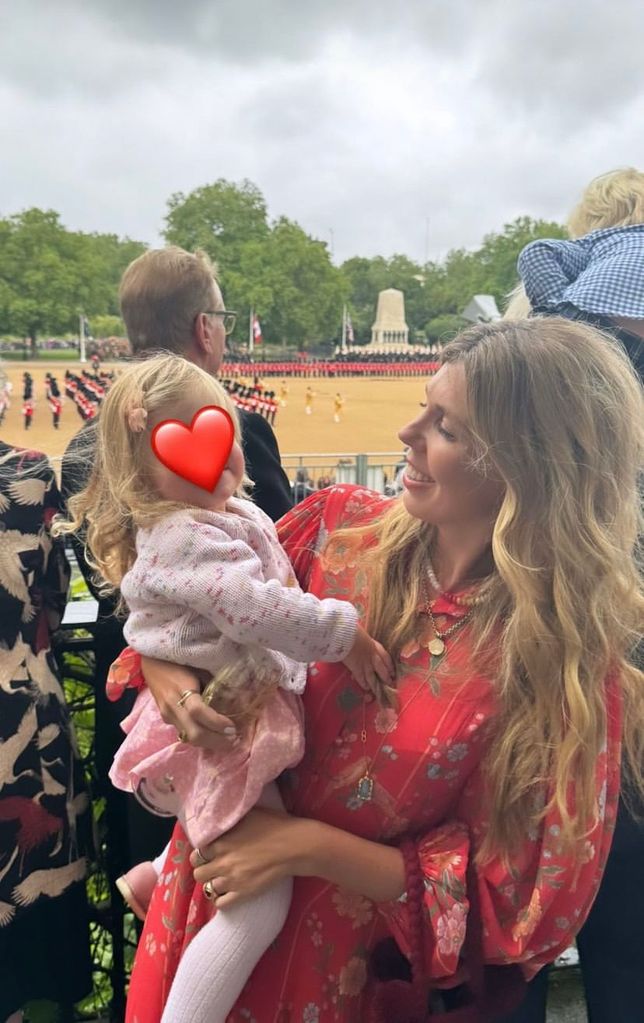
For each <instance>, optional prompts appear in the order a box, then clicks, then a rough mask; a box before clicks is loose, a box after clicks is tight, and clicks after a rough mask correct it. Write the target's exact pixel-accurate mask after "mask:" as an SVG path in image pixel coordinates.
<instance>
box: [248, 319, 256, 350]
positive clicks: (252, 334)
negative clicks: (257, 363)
mask: <svg viewBox="0 0 644 1023" xmlns="http://www.w3.org/2000/svg"><path fill="white" fill-rule="evenodd" d="M254 319H255V314H254V312H253V307H252V306H251V310H250V322H249V325H248V355H249V357H250V361H251V362H253V361H254V359H253V349H254V347H255V331H254V329H253V327H254Z"/></svg>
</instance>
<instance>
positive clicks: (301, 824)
mask: <svg viewBox="0 0 644 1023" xmlns="http://www.w3.org/2000/svg"><path fill="white" fill-rule="evenodd" d="M201 852H202V853H203V855H204V856H206V857H208V859H209V862H208V863H206V864H205V865H204V866H200V867H199V866H197V864H198V862H199V859H198V857H195V854H194V853H193V859H192V863H193V866H197V869H196V870H195V872H194V876H195V880H196V881H198V882H199V883H200V884H203V883H204V882H205V881H208V880H210V881H212V883H213V886H214V889H215V891H217V892H220V893H222V894H221V895H220V897H219V898H218V899H217V906H218V907H222V906H228V905H230V904H232V903H235V902H239V901H242V900H244V899H248V898H251V897H252V896H253V895H255V894H257V893H258V892H260V891H263V890H264V889H265V888H267V887H269V885H271V884H273V883H274V882H275V881H277V880H278V879H280V878H282V877H286V876H293V875H294V876H299V877H320V878H323V879H324V880H326V881H329V882H330V883H331V884H336V885H338V886H339V887H341V888H346V889H348V890H349V891H353V892H358V893H359V894H360V895H364V896H365V897H366V898H368V899H372V900H373V901H374V902H388V901H391V900H392V899H397V898H399V896H401V895H402V894H403V892H404V891H405V870H404V865H403V858H402V853H401V852H400V850H399V849H396V848H394V847H392V846H387V845H381V844H380V843H379V842H370V841H368V840H367V839H364V838H359V837H358V836H357V835H352V834H351V833H350V832H348V831H341V830H340V829H339V828H334V827H332V826H331V825H329V824H324V823H322V822H321V821H315V820H308V819H306V818H302V817H291V816H289V815H288V814H285V813H274V812H271V811H268V810H259V809H256V810H251V812H250V813H249V814H247V816H246V817H244V819H243V820H242V821H240V823H239V824H238V825H237V826H236V827H235V828H233V829H232V831H229V832H228V833H227V834H225V835H222V837H221V838H219V839H217V841H216V842H214V843H213V844H212V845H210V846H207V847H205V848H202V850H201ZM224 893H225V894H224Z"/></svg>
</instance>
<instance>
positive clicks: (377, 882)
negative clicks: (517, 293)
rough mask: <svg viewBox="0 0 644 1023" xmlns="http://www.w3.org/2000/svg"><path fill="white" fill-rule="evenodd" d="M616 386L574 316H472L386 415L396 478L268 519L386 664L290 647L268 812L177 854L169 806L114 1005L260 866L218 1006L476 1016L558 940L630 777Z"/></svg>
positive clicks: (207, 741)
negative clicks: (300, 753)
mask: <svg viewBox="0 0 644 1023" xmlns="http://www.w3.org/2000/svg"><path fill="white" fill-rule="evenodd" d="M419 397H420V395H419ZM642 412H643V408H642V395H641V392H640V389H639V386H638V382H637V380H636V378H635V375H634V373H633V371H632V368H631V366H630V364H629V363H628V361H627V359H626V358H625V357H624V355H623V354H622V352H621V351H620V350H619V349H618V347H617V346H616V345H615V344H614V342H612V341H611V340H610V339H609V338H606V337H604V336H602V335H601V334H599V333H598V332H596V331H595V330H593V329H592V328H590V327H587V326H585V325H580V324H577V323H571V322H569V321H567V320H564V319H560V318H553V319H550V320H534V321H532V320H526V321H524V322H500V323H496V324H491V325H483V324H482V325H477V326H474V327H472V328H471V329H469V330H467V331H466V332H464V333H463V334H461V335H460V336H459V337H457V338H456V339H455V340H454V341H453V342H451V343H450V344H449V345H447V346H446V347H445V349H444V351H443V356H442V365H441V368H440V370H439V372H438V373H437V374H436V375H435V376H434V377H433V378H432V379H431V380H430V381H429V383H428V385H427V387H426V391H425V395H424V396H423V401H422V408H421V409H420V411H419V413H418V415H417V416H416V418H415V419H414V420H413V421H412V422H411V423H409V425H407V426H406V427H405V428H404V429H402V430H401V431H400V438H401V440H402V441H403V443H404V444H405V445H406V446H407V449H408V451H407V468H406V471H405V474H404V479H403V483H404V493H403V496H402V498H400V499H393V500H388V499H383V498H382V497H381V495H377V494H374V493H371V492H369V491H367V490H364V489H362V488H360V487H353V486H336V487H332V488H330V489H328V490H324V491H320V492H319V493H316V494H314V495H312V496H311V497H309V498H308V499H307V500H306V501H305V502H303V504H301V505H300V506H298V507H296V508H295V509H294V510H293V511H292V512H290V513H289V514H288V515H287V516H286V517H285V518H284V519H283V520H282V522H281V524H280V527H279V534H280V538H281V541H282V543H283V544H284V546H285V549H286V550H287V552H288V554H289V555H290V557H291V560H292V562H293V565H294V568H295V571H296V573H297V576H298V580H299V582H300V584H301V585H302V587H303V588H304V589H306V590H307V591H308V592H309V593H312V594H315V595H316V596H317V597H320V598H325V597H328V596H331V595H333V596H335V597H339V598H340V599H344V600H349V601H351V602H352V603H353V604H354V605H355V606H356V607H357V609H358V611H359V614H360V617H361V620H362V621H363V623H364V625H365V627H366V628H367V629H368V630H370V632H371V633H372V634H373V635H374V636H375V637H377V638H378V639H379V641H380V642H381V643H383V644H384V645H385V646H386V647H387V648H388V649H389V650H390V652H391V654H392V656H393V658H394V661H395V664H396V668H397V679H396V684H395V688H394V690H393V692H390V691H386V692H384V693H383V694H382V699H379V700H372V699H369V697H368V696H366V695H365V693H364V692H363V691H361V689H360V688H359V687H358V686H356V685H355V684H353V683H352V681H351V679H350V677H349V676H348V674H347V673H346V672H345V671H344V670H343V669H342V668H340V667H339V666H337V665H330V664H322V663H316V664H313V665H311V666H310V669H309V673H308V682H307V688H306V691H305V693H304V697H303V699H304V708H305V715H306V735H307V749H306V754H305V757H304V760H303V761H302V763H301V764H300V765H299V766H298V767H297V768H296V769H295V770H294V771H293V772H290V773H289V775H288V776H287V777H285V778H284V779H282V784H281V788H282V793H283V796H284V799H285V803H286V805H287V807H288V811H289V812H288V814H275V813H270V812H268V811H265V810H261V809H255V810H253V811H251V812H250V813H249V814H248V815H247V816H246V817H245V818H244V820H243V821H241V822H240V824H239V825H238V826H237V827H235V828H233V829H232V830H231V831H230V832H228V833H227V834H226V835H225V836H222V837H221V838H219V839H218V840H216V841H215V842H214V843H213V844H212V845H210V846H208V847H204V846H202V847H201V848H200V850H199V851H198V852H193V853H192V854H191V853H190V848H189V844H188V843H186V838H185V834H184V831H183V829H182V828H181V827H180V826H177V829H176V831H175V835H174V837H173V841H172V843H171V848H170V852H169V855H168V858H167V860H166V866H165V868H164V873H163V877H162V879H161V881H160V883H159V884H158V885H157V888H156V889H155V893H154V896H153V899H152V902H151V905H150V909H149V911H148V915H147V918H146V923H145V930H144V933H143V937H142V940H141V942H140V944H139V948H138V952H137V957H136V962H135V967H134V972H133V976H132V981H131V986H130V994H129V1000H128V1011H127V1019H128V1020H129V1021H130V1023H134V1021H135V1020H136V1021H137V1023H158V1020H159V1018H160V1017H161V1014H162V1011H163V1006H164V1004H165V1002H166V999H167V994H168V989H169V986H170V984H171V981H172V976H173V974H174V972H175V970H176V969H177V966H178V964H179V962H180V961H181V959H182V957H184V958H185V957H187V956H189V955H190V950H191V947H192V945H191V943H192V942H193V941H195V942H197V941H198V936H197V938H195V937H194V936H195V934H197V932H199V931H200V929H201V928H202V927H203V926H204V925H205V924H206V922H207V921H208V919H209V918H210V916H211V914H212V912H213V909H214V910H216V911H217V912H219V911H220V910H221V909H223V908H224V907H227V906H231V905H235V904H238V903H243V902H244V900H246V899H249V898H252V897H253V896H254V895H255V894H256V893H257V892H261V891H262V890H264V889H265V888H266V887H267V886H270V885H271V884H274V883H275V882H276V881H277V880H279V879H281V878H284V877H285V876H294V878H295V882H294V889H293V899H292V902H291V907H290V910H289V913H288V917H287V920H286V923H285V926H284V928H283V930H282V931H281V933H280V935H279V937H278V939H277V941H276V942H275V943H274V944H273V945H272V946H271V948H270V949H268V950H267V951H266V953H265V954H264V956H263V957H262V959H261V960H260V962H259V963H258V965H257V967H256V968H255V970H254V972H253V974H252V976H251V978H250V980H249V983H248V984H247V986H246V988H245V990H244V992H243V993H242V994H241V996H240V998H239V999H238V1001H237V1003H236V1004H235V1007H234V1008H233V1009H232V1011H231V1013H230V1015H229V1016H228V1023H242V1021H248V1020H261V1023H278V1021H279V1023H281V1021H285V1020H304V1021H307V1023H311V1021H315V1023H355V1021H357V1020H360V1021H365V1023H366V1021H367V1020H375V1019H378V1020H385V1019H386V1020H387V1023H396V1021H398V1020H406V1021H410V1020H414V1021H421V1020H424V1019H430V1018H435V1019H439V1018H441V1019H442V1018H445V1019H449V1018H450V1017H449V1014H448V1015H446V1016H445V1017H442V1016H441V1017H438V1016H436V1017H432V1016H431V1015H430V1012H433V1011H434V1010H435V1009H436V1010H438V1009H440V1007H441V1006H442V1009H448V1008H449V1007H450V1006H456V1005H458V1006H460V1009H459V1012H460V1015H459V1016H458V1019H459V1020H465V1019H480V1018H481V1017H480V1016H479V1015H477V1013H478V1012H479V1011H481V1012H483V1013H485V1015H484V1017H483V1018H485V1019H492V1018H495V1014H496V1016H498V1015H501V1014H502V1013H503V1012H504V1011H505V1010H506V1009H507V1007H508V1004H507V1000H506V1002H505V1007H504V1005H503V996H504V995H508V994H509V993H510V992H511V993H512V995H513V997H516V995H517V991H518V988H519V987H520V985H519V984H518V982H517V979H518V975H519V973H521V974H523V975H525V976H526V977H529V976H532V975H534V974H535V973H536V972H537V971H538V970H539V969H540V968H541V967H542V966H543V965H544V964H546V963H549V962H551V961H552V960H553V959H554V958H555V957H556V956H557V955H558V954H559V952H560V951H562V950H563V949H565V948H566V947H567V946H568V944H569V943H570V941H571V940H572V938H573V937H574V935H575V933H576V931H577V930H578V929H579V927H580V926H581V925H582V923H583V921H584V919H585V917H586V915H587V913H588V911H589V908H590V906H591V904H592V901H593V898H594V896H595V893H596V891H597V887H598V885H599V882H600V879H601V874H602V869H603V864H604V863H605V860H606V856H607V854H608V850H609V847H610V842H611V834H612V828H613V824H614V819H615V810H616V805H617V797H618V791H619V785H620V764H622V763H623V765H624V773H625V776H628V779H629V784H630V785H631V786H632V789H633V792H635V793H641V792H642V789H643V788H644V782H643V778H642V763H643V757H642V754H643V752H644V735H643V732H642V720H643V713H644V689H643V687H642V682H643V681H644V678H643V675H642V672H641V671H640V670H638V668H636V667H635V666H634V665H633V664H632V662H631V653H632V650H633V647H634V644H635V643H636V641H637V635H638V630H639V629H640V628H641V623H642V611H643V609H644V599H643V597H642V593H641V589H640V582H639V575H638V570H637V565H636V562H635V557H634V549H635V544H636V540H637V535H638V516H639V501H638V493H637V478H638V471H639V469H640V467H641V464H642V454H643V451H644V435H643V430H644V425H643V424H644V416H643V415H642ZM142 668H143V673H144V675H145V677H146V680H147V682H148V684H149V685H150V687H151V688H152V690H153V692H154V695H155V698H156V699H157V701H158V703H159V706H160V708H161V712H162V714H163V716H164V718H165V719H166V721H168V722H172V723H175V724H177V726H180V727H184V725H183V722H184V721H185V716H186V714H188V715H190V716H191V721H192V729H191V732H190V741H191V742H192V743H193V744H197V745H204V746H206V745H210V746H212V745H213V744H215V743H218V744H219V743H221V744H223V743H224V742H225V739H224V737H223V736H222V734H221V733H222V732H223V730H224V724H225V722H224V721H222V719H221V718H220V717H219V716H218V715H216V714H215V713H214V712H213V711H212V710H211V709H209V708H204V707H203V705H201V706H199V701H197V700H190V701H189V702H188V704H187V705H184V706H183V707H179V706H178V704H179V702H180V700H181V693H182V692H183V691H184V690H185V689H186V688H187V687H189V686H190V687H194V684H195V680H194V675H193V673H192V672H189V671H188V672H187V671H185V670H183V669H180V668H178V667H177V666H176V665H174V666H172V665H167V664H160V663H159V662H158V661H154V660H151V659H147V658H143V663H142ZM204 861H206V862H204ZM195 868H196V869H195ZM193 869H194V874H193ZM212 889H214V891H215V893H216V895H217V897H216V899H215V901H214V906H213V904H212V903H210V902H209V901H208V900H207V898H206V895H207V893H208V890H212ZM398 971H399V972H398ZM410 973H411V980H410ZM396 975H398V977H399V979H398V980H396V979H393V978H395V977H396ZM430 978H431V983H430ZM430 986H431V988H433V990H432V991H431V992H430V990H429V988H430ZM439 989H440V990H439ZM474 1003H476V1004H477V1005H478V1007H479V1008H478V1009H477V1008H475V1004H474ZM430 1004H431V1006H432V1008H431V1010H430V1009H428V1006H429V1005H430ZM468 1004H469V1008H468ZM441 1011H442V1010H441Z"/></svg>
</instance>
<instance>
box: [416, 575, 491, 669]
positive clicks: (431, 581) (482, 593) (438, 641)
mask: <svg viewBox="0 0 644 1023" xmlns="http://www.w3.org/2000/svg"><path fill="white" fill-rule="evenodd" d="M491 583H492V577H491V576H490V578H489V579H487V580H486V581H485V582H484V583H483V584H482V586H481V587H479V589H478V591H477V592H476V593H474V594H472V595H471V596H468V597H459V596H458V595H457V594H456V593H445V592H444V591H443V590H441V586H440V583H439V581H438V579H437V578H436V573H435V572H434V568H433V566H432V563H431V561H428V564H427V579H426V580H425V583H424V586H423V590H424V593H423V596H424V604H423V605H422V606H421V607H420V608H419V613H420V614H424V615H427V617H428V618H429V621H430V623H431V626H432V629H433V632H434V635H433V636H432V638H431V639H430V641H429V643H428V644H427V649H428V650H429V652H430V654H431V655H432V667H433V668H435V667H437V665H438V664H439V662H440V661H441V660H442V658H443V657H444V656H445V651H446V646H445V640H446V639H449V637H450V636H453V635H454V633H455V632H458V630H459V629H462V628H463V626H464V625H467V623H468V622H469V621H470V619H471V618H472V615H473V614H474V611H475V610H476V608H477V607H478V605H479V604H482V603H483V601H484V600H486V599H487V595H488V590H489V588H490V586H491ZM430 586H431V587H432V589H433V590H434V591H435V592H436V593H437V594H438V596H439V597H446V598H447V599H448V600H450V601H452V603H454V604H457V605H459V607H467V608H468V611H467V612H466V613H465V614H464V615H463V617H462V618H459V619H458V621H456V622H454V624H453V625H450V626H449V628H447V629H445V630H444V631H443V632H441V630H440V629H439V628H438V625H437V624H436V619H435V618H434V611H433V608H432V604H435V603H436V600H437V599H438V598H436V597H434V599H433V600H432V598H431V596H430V593H429V587H430Z"/></svg>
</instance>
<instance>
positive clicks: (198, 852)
mask: <svg viewBox="0 0 644 1023" xmlns="http://www.w3.org/2000/svg"><path fill="white" fill-rule="evenodd" d="M195 853H196V855H197V859H198V860H199V862H198V863H197V866H198V867H203V866H204V864H205V863H207V862H208V860H207V859H206V857H205V856H204V854H203V853H202V851H201V849H200V848H199V846H197V848H196V849H195Z"/></svg>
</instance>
